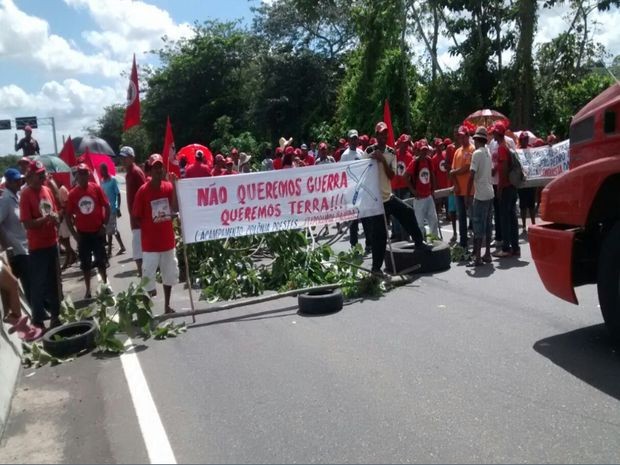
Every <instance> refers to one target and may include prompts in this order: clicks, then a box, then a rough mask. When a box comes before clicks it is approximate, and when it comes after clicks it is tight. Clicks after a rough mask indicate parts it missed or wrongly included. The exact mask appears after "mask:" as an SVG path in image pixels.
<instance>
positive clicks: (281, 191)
mask: <svg viewBox="0 0 620 465" xmlns="http://www.w3.org/2000/svg"><path fill="white" fill-rule="evenodd" d="M177 196H178V201H179V213H180V215H181V223H182V232H183V241H184V242H185V243H186V244H191V243H194V242H203V241H209V240H216V239H226V238H230V237H240V236H247V235H253V234H263V233H271V232H276V231H284V230H289V229H302V228H307V227H310V226H323V225H326V224H330V223H336V222H344V221H350V220H354V219H358V218H365V217H368V216H374V215H380V214H383V201H382V198H381V192H380V190H379V178H378V174H377V164H376V162H375V161H374V160H359V161H353V162H348V163H344V162H343V163H329V164H323V165H314V166H309V167H304V168H295V169H285V170H278V171H263V172H259V173H247V174H237V175H233V176H217V177H205V178H192V179H181V180H179V181H178V182H177Z"/></svg>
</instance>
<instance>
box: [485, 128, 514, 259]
mask: <svg viewBox="0 0 620 465" xmlns="http://www.w3.org/2000/svg"><path fill="white" fill-rule="evenodd" d="M490 131H491V133H490V134H488V135H489V136H491V137H492V136H493V127H491V129H490ZM505 140H506V145H508V146H509V147H510V148H512V149H513V150H514V149H516V148H517V146H516V144H515V142H514V140H512V139H511V138H510V137H506V139H505ZM487 148H488V149H489V152H490V153H491V161H492V168H493V171H492V179H493V191H494V192H495V197H494V198H493V223H494V225H495V246H496V247H498V248H500V249H501V247H502V221H501V216H500V210H499V197H498V196H497V184H499V171H498V165H499V158H498V153H497V149H498V148H499V144H498V143H497V141H496V140H495V139H491V142H489V143H488V144H487Z"/></svg>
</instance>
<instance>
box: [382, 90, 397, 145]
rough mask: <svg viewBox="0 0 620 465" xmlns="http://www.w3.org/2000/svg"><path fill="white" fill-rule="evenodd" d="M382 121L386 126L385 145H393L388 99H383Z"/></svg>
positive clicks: (392, 129)
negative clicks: (386, 137)
mask: <svg viewBox="0 0 620 465" xmlns="http://www.w3.org/2000/svg"><path fill="white" fill-rule="evenodd" d="M383 121H384V122H385V124H387V127H388V140H387V145H389V146H390V147H394V143H395V140H394V128H393V127H392V114H391V113H390V102H389V101H388V99H385V104H384V105H383Z"/></svg>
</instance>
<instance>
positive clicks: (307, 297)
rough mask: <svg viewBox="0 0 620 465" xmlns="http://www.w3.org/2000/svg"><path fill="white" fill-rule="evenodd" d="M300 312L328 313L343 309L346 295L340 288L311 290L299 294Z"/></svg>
mask: <svg viewBox="0 0 620 465" xmlns="http://www.w3.org/2000/svg"><path fill="white" fill-rule="evenodd" d="M297 302H298V305H299V311H300V313H306V314H309V315H326V314H328V313H335V312H339V311H340V310H342V306H343V304H344V297H343V296H342V291H341V290H340V289H332V290H323V291H310V292H306V293H304V294H299V296H297Z"/></svg>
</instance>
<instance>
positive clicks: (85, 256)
mask: <svg viewBox="0 0 620 465" xmlns="http://www.w3.org/2000/svg"><path fill="white" fill-rule="evenodd" d="M79 235H80V236H79V240H78V256H79V257H80V269H81V270H82V271H90V270H91V269H92V267H93V265H95V266H96V267H97V268H103V267H105V265H106V261H107V257H106V254H105V237H104V236H102V235H100V234H99V233H79ZM93 255H94V256H95V261H94V262H93Z"/></svg>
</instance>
